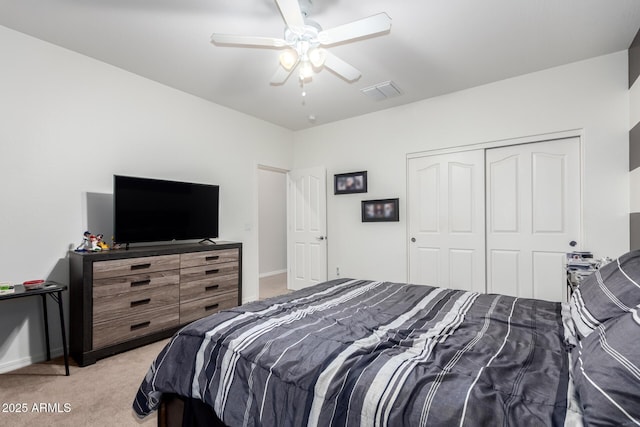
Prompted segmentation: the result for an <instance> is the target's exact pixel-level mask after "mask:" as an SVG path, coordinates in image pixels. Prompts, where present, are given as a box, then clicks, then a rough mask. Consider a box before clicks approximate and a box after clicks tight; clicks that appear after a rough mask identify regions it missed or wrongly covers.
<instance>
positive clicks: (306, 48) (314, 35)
mask: <svg viewBox="0 0 640 427" xmlns="http://www.w3.org/2000/svg"><path fill="white" fill-rule="evenodd" d="M300 1H301V3H298V0H276V3H277V5H278V8H279V9H280V13H281V14H282V18H283V19H284V22H285V25H286V28H285V31H284V36H285V37H284V39H278V38H272V37H260V36H242V35H232V34H219V33H214V34H212V35H211V42H212V43H213V44H216V45H234V46H238V47H263V48H273V49H286V50H284V51H283V52H282V53H281V54H280V55H279V57H278V59H279V63H280V66H279V67H278V69H277V70H276V72H275V74H274V75H273V77H272V78H271V84H272V85H282V84H284V83H285V82H286V81H287V80H288V78H289V76H290V75H291V74H292V73H293V71H294V70H295V69H296V68H297V69H298V73H299V78H300V80H301V81H304V80H309V79H311V77H312V76H313V72H314V70H316V71H320V70H321V69H322V68H323V67H324V68H328V69H330V70H332V71H333V72H334V73H335V74H337V75H338V76H340V77H342V78H343V79H344V80H346V81H348V82H353V81H355V80H357V79H359V78H360V76H361V74H360V71H358V69H356V68H355V67H353V66H352V65H350V64H349V63H347V62H345V61H343V60H342V59H340V58H338V57H337V56H335V55H334V54H332V53H331V52H330V51H328V50H326V49H324V48H323V47H326V46H330V45H335V44H337V43H345V42H351V41H354V40H356V39H361V38H364V37H369V36H373V35H377V34H381V33H384V32H388V31H389V30H390V29H391V18H390V17H389V15H387V14H386V13H378V14H376V15H373V16H370V17H368V18H363V19H359V20H357V21H354V22H351V23H348V24H344V25H339V26H337V27H334V28H331V29H328V30H322V28H321V27H320V25H319V24H318V23H317V22H314V21H312V20H310V19H308V18H307V16H308V15H309V12H310V8H311V0H300Z"/></svg>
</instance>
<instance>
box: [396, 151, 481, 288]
mask: <svg viewBox="0 0 640 427" xmlns="http://www.w3.org/2000/svg"><path fill="white" fill-rule="evenodd" d="M484 164H485V162H484V150H474V151H465V152H459V153H452V154H443V155H435V156H426V157H419V158H412V159H409V162H408V196H409V197H408V203H409V206H408V209H407V211H408V217H409V239H410V242H409V282H410V283H416V284H426V285H433V286H441V287H447V288H456V289H466V290H474V291H479V292H484V291H485V239H484V237H485V235H484V234H485V230H484V224H485V213H484Z"/></svg>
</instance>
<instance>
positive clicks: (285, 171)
mask: <svg viewBox="0 0 640 427" xmlns="http://www.w3.org/2000/svg"><path fill="white" fill-rule="evenodd" d="M260 171H268V172H273V173H279V174H282V175H284V178H285V186H284V188H283V192H284V193H285V194H284V196H285V206H284V210H285V218H284V219H285V252H286V251H287V247H286V246H287V233H288V229H287V227H286V215H287V194H286V193H287V188H286V187H287V174H288V173H289V169H283V168H278V167H274V166H268V165H265V164H261V163H258V164H257V165H256V190H257V208H256V219H255V221H254V223H255V224H256V237H257V239H258V245H257V246H258V250H257V252H258V256H257V270H256V271H257V273H258V298H259V297H260V279H261V277H260V256H261V250H260V249H261V245H260ZM285 258H286V255H285ZM286 264H287V265H285V271H289V265H288V259H287V260H286Z"/></svg>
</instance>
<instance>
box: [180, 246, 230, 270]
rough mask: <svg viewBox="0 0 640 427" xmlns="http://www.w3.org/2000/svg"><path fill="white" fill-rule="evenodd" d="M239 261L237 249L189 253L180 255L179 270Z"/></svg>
mask: <svg viewBox="0 0 640 427" xmlns="http://www.w3.org/2000/svg"><path fill="white" fill-rule="evenodd" d="M239 259H240V250H239V249H221V250H217V251H206V252H191V253H188V254H182V255H180V268H188V267H197V266H201V265H214V264H220V263H228V262H235V263H236V264H237V263H238V260H239Z"/></svg>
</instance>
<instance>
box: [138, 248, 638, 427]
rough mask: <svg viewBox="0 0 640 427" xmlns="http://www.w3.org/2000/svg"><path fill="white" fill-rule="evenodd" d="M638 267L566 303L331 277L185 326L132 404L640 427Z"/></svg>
mask: <svg viewBox="0 0 640 427" xmlns="http://www.w3.org/2000/svg"><path fill="white" fill-rule="evenodd" d="M633 277H640V253H638V252H633V253H630V254H626V255H624V256H622V257H620V258H619V259H618V260H616V261H614V262H613V263H611V264H608V265H606V266H604V267H603V268H602V269H601V270H599V271H598V272H597V273H595V274H593V275H592V276H590V277H589V278H588V279H587V280H585V281H584V282H583V283H582V284H581V285H580V286H579V287H578V289H577V290H576V291H575V292H574V294H573V295H572V298H571V302H570V304H561V303H553V302H548V301H542V300H535V299H526V298H515V297H511V296H506V295H496V294H479V293H475V292H468V291H462V290H454V289H446V288H436V287H431V286H421V285H412V284H403V283H391V282H384V281H372V280H355V279H336V280H331V281H328V282H325V283H322V284H319V285H316V286H314V287H311V288H308V289H304V290H301V291H296V292H294V293H291V294H288V295H285V296H281V297H276V298H271V299H269V300H265V301H257V302H252V303H249V304H245V305H243V306H240V307H236V308H234V309H230V310H225V311H222V312H220V313H217V314H215V315H212V316H210V317H207V318H204V319H200V320H198V321H196V322H194V323H192V324H190V325H187V326H186V327H184V328H183V329H182V330H180V331H179V332H177V333H176V335H175V336H174V337H173V338H172V339H171V341H170V342H169V343H168V344H167V345H166V347H165V348H164V349H163V350H162V351H161V352H160V354H159V355H158V356H157V358H156V360H155V361H154V362H153V364H152V365H151V367H150V369H149V371H148V373H147V375H146V376H145V378H144V380H143V381H142V384H141V385H140V388H139V390H138V392H137V395H136V397H135V400H134V402H133V409H134V411H135V412H136V413H137V414H138V416H140V417H144V416H146V415H148V414H149V413H151V412H153V411H155V410H158V409H160V416H159V424H160V425H165V424H166V425H171V424H176V425H181V424H182V425H220V426H222V425H227V426H347V425H349V426H358V425H362V426H453V425H460V426H463V425H466V426H478V425H483V426H484V425H502V426H512V425H527V426H528V425H532V426H563V425H567V426H580V425H582V424H583V422H584V424H585V425H640V421H639V420H640V405H638V402H639V401H640V369H638V367H639V366H640V351H639V350H638V348H639V345H638V338H639V337H640V316H639V315H638V312H637V311H636V309H637V308H636V306H638V304H640V287H639V286H638V284H637V282H636V281H635V280H634V279H633ZM175 408H178V409H177V410H176V409H175ZM168 420H169V421H168ZM170 420H173V421H170Z"/></svg>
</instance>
